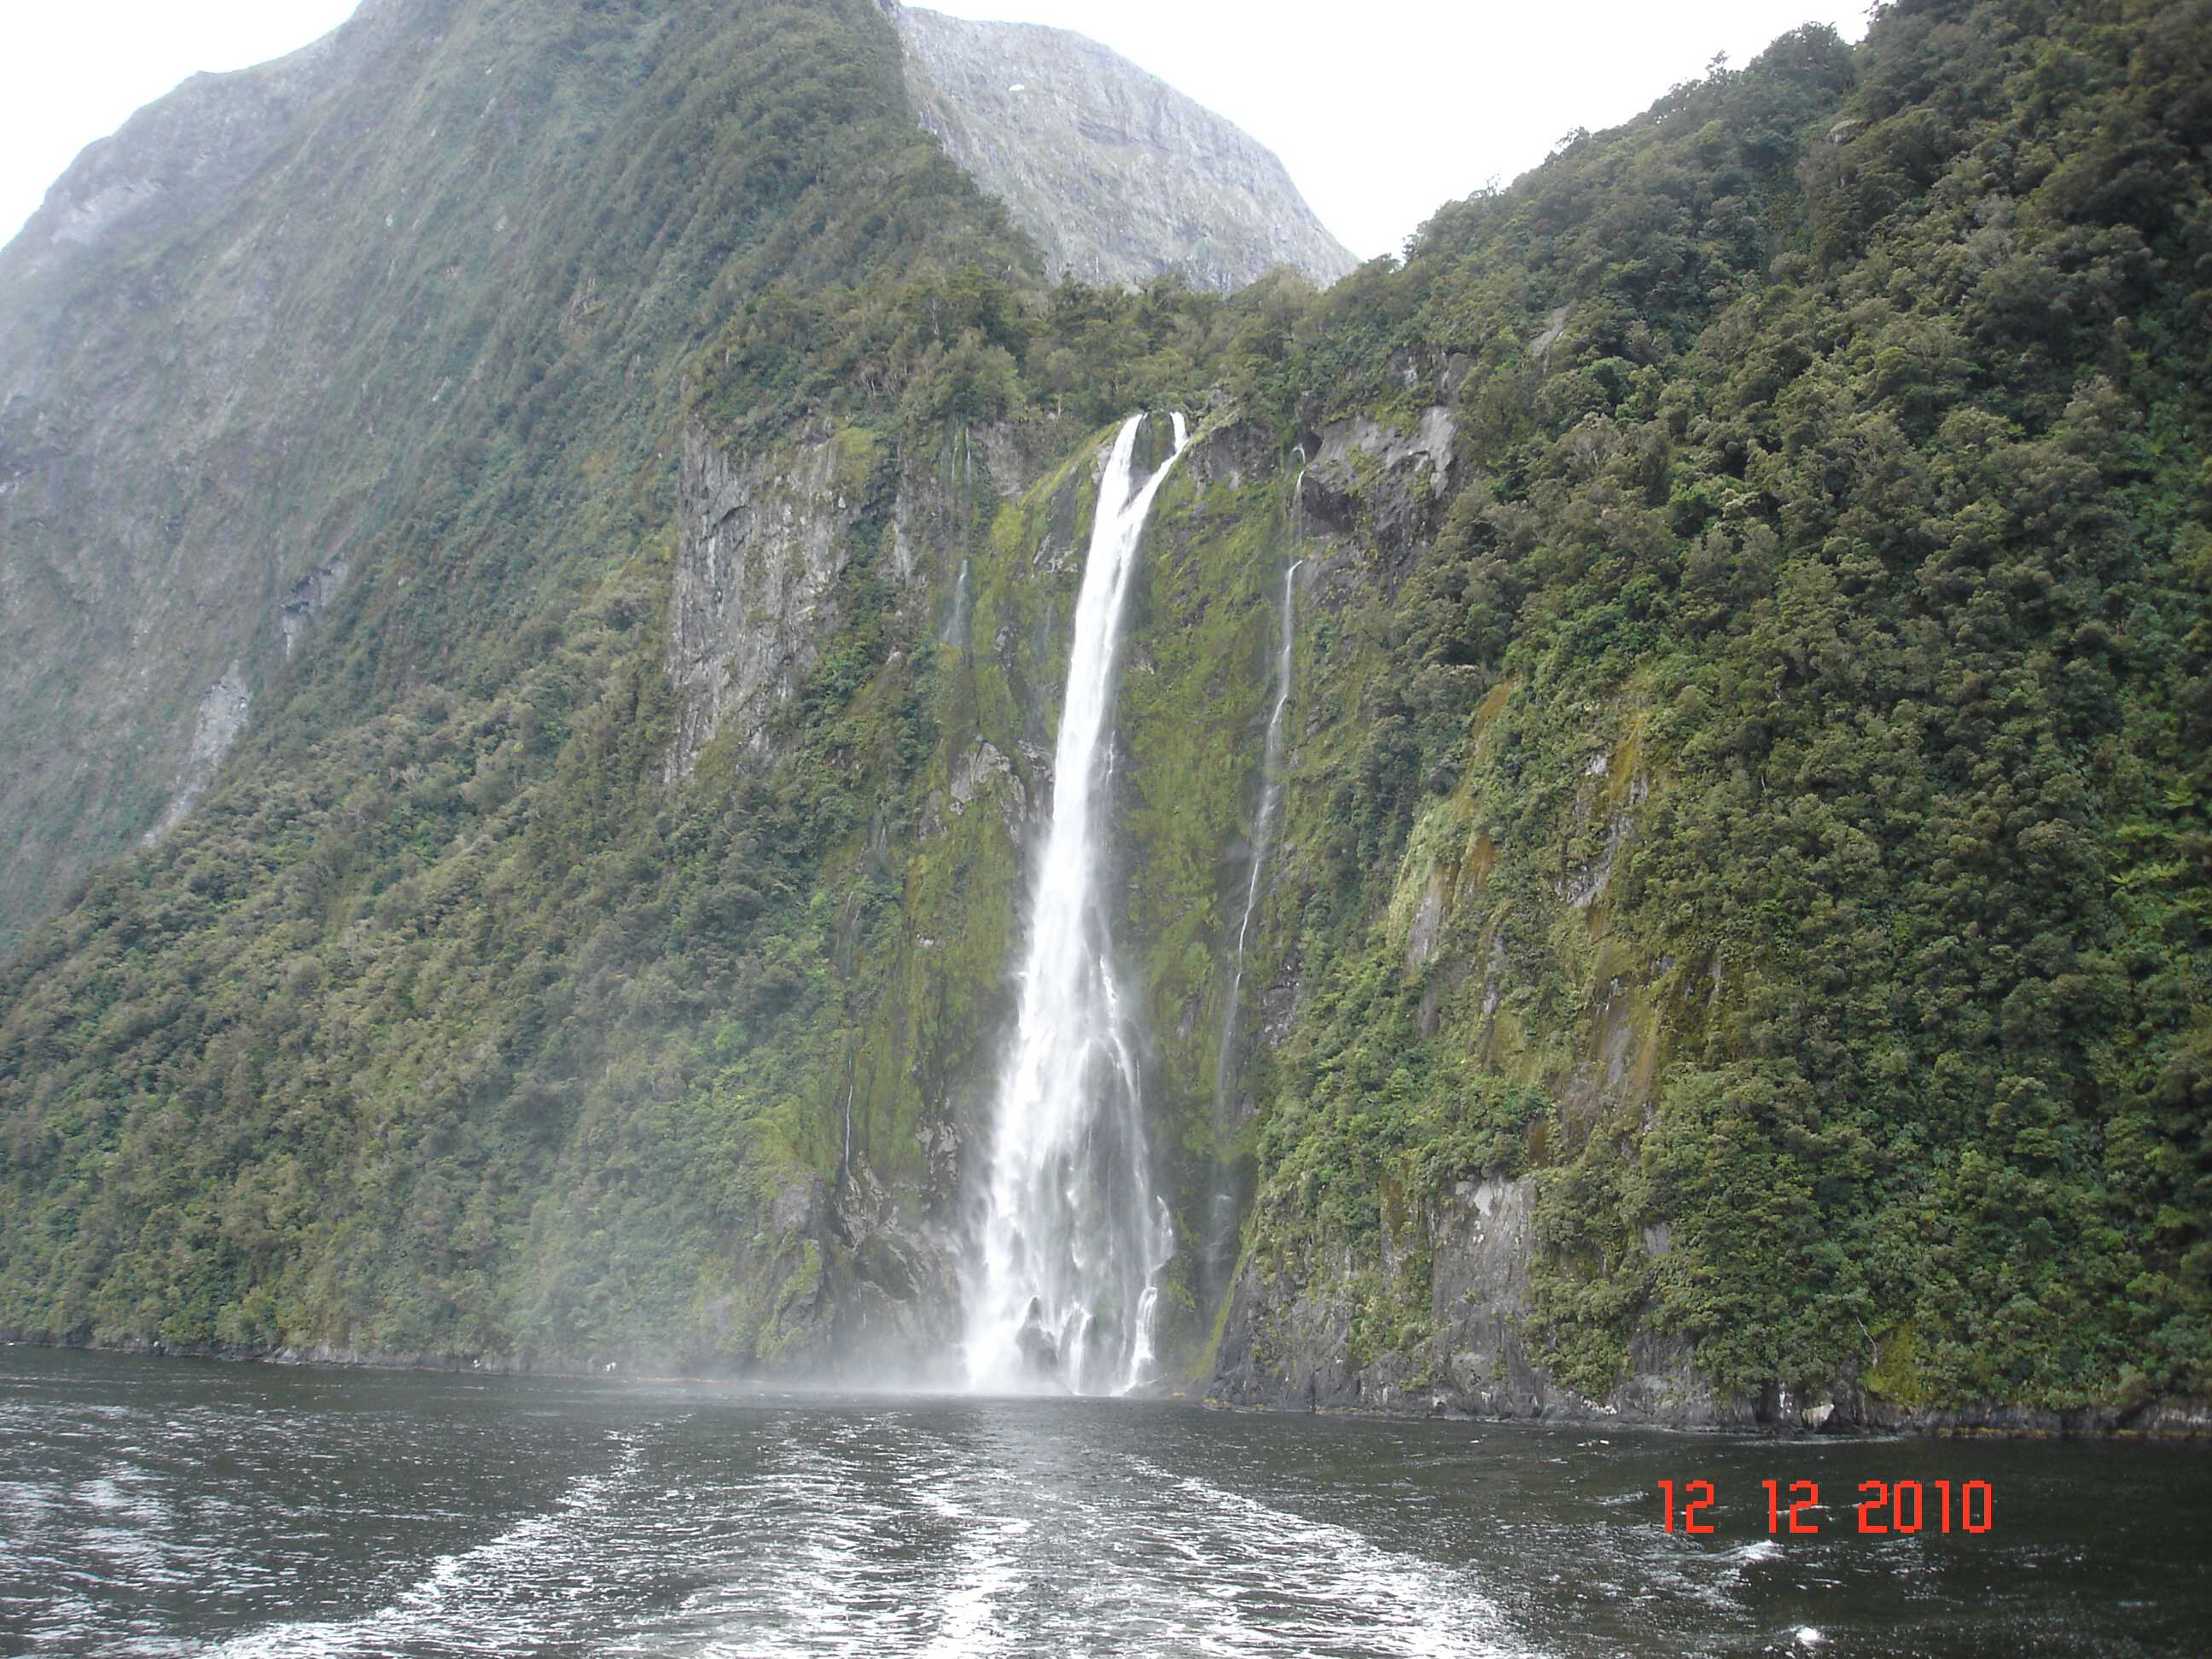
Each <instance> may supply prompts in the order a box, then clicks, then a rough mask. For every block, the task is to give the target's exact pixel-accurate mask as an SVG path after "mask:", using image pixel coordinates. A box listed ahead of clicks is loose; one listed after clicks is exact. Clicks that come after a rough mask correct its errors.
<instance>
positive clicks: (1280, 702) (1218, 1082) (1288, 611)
mask: <svg viewBox="0 0 2212 1659" xmlns="http://www.w3.org/2000/svg"><path fill="white" fill-rule="evenodd" d="M1299 453H1300V454H1301V455H1302V456H1303V455H1304V451H1303V450H1301V451H1300V452H1299ZM1305 476H1306V475H1305V471H1304V469H1303V468H1301V469H1300V470H1299V472H1298V482H1297V484H1296V485H1294V486H1293V487H1292V495H1291V511H1292V513H1294V514H1295V513H1296V512H1297V502H1298V501H1299V500H1300V495H1299V493H1298V492H1299V491H1301V490H1302V489H1304V483H1305ZM1294 522H1295V520H1294ZM1304 563H1305V561H1304V559H1293V560H1291V568H1289V569H1288V570H1285V572H1284V573H1283V610H1282V618H1281V622H1280V624H1279V629H1278V638H1279V644H1278V645H1277V647H1276V651H1275V707H1274V709H1273V713H1271V714H1269V715H1268V716H1267V744H1266V745H1265V747H1264V748H1263V749H1262V750H1261V765H1260V811H1259V812H1258V814H1257V816H1256V817H1255V818H1254V820H1253V823H1252V868H1251V872H1250V873H1249V875H1248V876H1247V877H1246V878H1245V882H1244V915H1243V919H1242V920H1241V921H1238V923H1237V948H1236V951H1235V952H1234V953H1233V954H1232V955H1231V958H1230V966H1229V999H1228V1003H1227V1006H1225V1008H1224V1010H1223V1012H1222V1016H1221V1046H1220V1048H1218V1050H1217V1051H1216V1052H1215V1054H1214V1057H1213V1127H1214V1133H1215V1136H1216V1138H1217V1139H1218V1138H1220V1137H1223V1136H1225V1135H1226V1133H1228V1127H1229V1091H1230V1085H1231V1084H1232V1083H1233V1082H1234V1081H1235V1075H1236V1067H1237V1023H1238V1021H1239V1019H1240V1018H1242V1017H1243V1012H1244V951H1245V946H1246V945H1248V944H1249V943H1250V940H1251V937H1252V918H1253V917H1254V916H1255V915H1258V914H1259V909H1260V884H1261V880H1262V879H1263V878H1265V877H1266V875H1267V848H1268V843H1269V841H1270V839H1271V837H1272V836H1273V831H1274V827H1275V814H1276V812H1277V811H1278V810H1279V808H1280V807H1281V805H1282V799H1283V781H1282V776H1281V773H1282V765H1283V715H1284V712H1285V710H1286V709H1288V708H1289V707H1290V703H1291V650H1292V648H1293V647H1295V646H1296V645H1297V593H1298V571H1299V569H1300V568H1301V567H1303V566H1304ZM1217 1168H1218V1165H1217ZM1236 1228H1237V1200H1236V1198H1235V1196H1234V1194H1231V1193H1228V1192H1218V1193H1216V1194H1214V1195H1213V1203H1212V1206H1211V1208H1210V1210H1209V1212H1208V1215H1207V1218H1206V1243H1205V1255H1204V1260H1205V1261H1206V1267H1207V1271H1208V1273H1209V1275H1210V1276H1211V1277H1212V1278H1213V1279H1215V1280H1217V1281H1218V1279H1221V1278H1222V1277H1223V1276H1224V1274H1225V1271H1226V1269H1227V1267H1228V1266H1229V1257H1230V1254H1231V1251H1232V1250H1233V1249H1234V1248H1235V1246H1236Z"/></svg>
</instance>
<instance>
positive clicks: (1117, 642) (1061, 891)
mask: <svg viewBox="0 0 2212 1659" xmlns="http://www.w3.org/2000/svg"><path fill="white" fill-rule="evenodd" d="M1144 419H1145V417H1144V416H1141V415H1138V416H1131V417H1130V419H1129V421H1128V422H1127V423H1126V424H1125V425H1124V426H1123V427H1122V428H1121V432H1120V434H1119V435H1117V436H1116V437H1115V441H1114V447H1113V450H1112V451H1111V453H1109V456H1108V458H1107V462H1106V470H1105V473H1104V476H1103V477H1102V478H1101V480H1100V482H1099V487H1098V510H1097V520H1096V521H1095V523H1094V524H1093V526H1092V527H1091V548H1090V552H1089V554H1088V555H1087V556H1086V558H1085V562H1084V568H1083V585H1082V589H1081V592H1080V593H1079V597H1078V599H1077V600H1076V606H1075V635H1074V639H1073V641H1072V643H1071V645H1070V647H1069V651H1068V663H1067V696H1066V702H1065V704H1064V705H1063V707H1062V709H1061V712H1060V737H1059V741H1058V744H1057V747H1056V749H1055V751H1054V762H1053V796H1052V817H1051V822H1050V823H1049V825H1048V828H1047V829H1046V831H1045V836H1044V839H1043V842H1042V845H1041V846H1040V848H1038V852H1037V856H1036V866H1035V872H1034V876H1035V878H1034V884H1033V898H1032V907H1031V914H1030V932H1029V939H1028V944H1027V948H1026V950H1025V952H1024V960H1023V963H1022V972H1021V981H1020V1006H1021V1012H1020V1016H1019V1018H1018V1022H1017V1024H1016V1027H1015V1032H1014V1037H1013V1042H1012V1050H1011V1052H1010V1054H1009V1055H1008V1058H1007V1062H1006V1070H1005V1072H1004V1073H1003V1074H1002V1076H1001V1078H1000V1087H999V1093H998V1100H997V1110H996V1115H995V1120H994V1126H993V1133H994V1141H993V1145H992V1147H991V1163H990V1172H989V1176H988V1180H987V1183H986V1188H985V1192H984V1203H985V1210H984V1213H983V1216H982V1219H981V1228H980V1236H979V1239H978V1246H979V1248H978V1249H976V1251H975V1255H974V1257H973V1259H972V1261H971V1262H970V1267H969V1276H968V1284H967V1285H966V1286H965V1291H966V1297H967V1305H968V1329H967V1341H966V1359H967V1365H968V1376H969V1383H970V1384H971V1386H975V1387H978V1388H1014V1389H1018V1388H1025V1387H1034V1386H1036V1385H1037V1384H1038V1383H1040V1382H1045V1381H1056V1382H1057V1383H1060V1384H1061V1385H1064V1386H1066V1387H1068V1388H1072V1389H1076V1390H1078V1391H1079V1392H1084V1393H1098V1392H1105V1391H1109V1390H1113V1389H1127V1388H1128V1387H1130V1386H1132V1385H1133V1384H1134V1383H1139V1382H1142V1381H1145V1380H1146V1377H1147V1376H1148V1375H1149V1373H1150V1371H1151V1370H1152V1364H1153V1348H1152V1323H1153V1315H1154V1304H1155V1302H1156V1299H1157V1297H1158V1279H1159V1274H1160V1272H1161V1270H1162V1269H1163V1268H1164V1267H1166V1265H1167V1262H1168V1260H1169V1258H1170V1256H1171V1255H1173V1254H1174V1250H1175V1232H1174V1228H1173V1226H1172V1225H1171V1224H1170V1220H1169V1217H1168V1212H1167V1206H1166V1203H1165V1202H1164V1200H1162V1199H1161V1198H1160V1197H1159V1196H1158V1194H1157V1193H1156V1192H1155V1191H1154V1190H1153V1187H1152V1167H1151V1156H1150V1153H1149V1151H1148V1149H1147V1146H1146V1140H1145V1128H1144V1119H1143V1111H1142V1104H1143V1103H1142V1101H1141V1100H1140V1098H1139V1087H1138V1085H1139V1078H1138V1068H1137V1063H1136V1044H1135V1042H1134V1036H1135V1034H1134V1033H1133V1030H1131V1027H1130V1024H1129V1021H1130V1002H1129V999H1128V998H1127V996H1126V995H1125V994H1124V993H1123V991H1122V989H1121V985H1120V984H1119V982H1118V981H1117V980H1116V979H1115V973H1114V966H1113V938H1112V930H1111V927H1110V926H1109V923H1110V920H1111V918H1110V917H1109V915H1108V913H1107V908H1106V905H1105V902H1104V897H1103V894H1102V893H1101V891H1100V888H1101V882H1100V874H1101V871H1102V867H1103V865H1104V862H1105V859H1104V856H1103V845H1102V842H1103V832H1104V829H1105V826H1104V824H1103V823H1102V822H1101V811H1100V809H1101V807H1102V805H1103V802H1102V799H1101V797H1102V795H1103V784H1104V782H1105V781H1106V778H1105V774H1106V772H1107V769H1108V768H1109V766H1110V765H1111V762H1112V754H1113V728H1112V722H1111V720H1110V719H1109V714H1110V713H1111V708H1112V702H1113V697H1114V690H1115V678H1116V677H1115V668H1116V664H1117V661H1118V659H1119V656H1120V649H1121V617H1122V611H1123V609H1124V605H1125V601H1126V600H1127V596H1128V591H1129V578H1130V574H1131V573H1132V571H1133V569H1134V568H1135V565H1136V561H1137V545H1138V543H1139V540H1140V539H1141V538H1143V535H1144V530H1145V520H1146V517H1147V515H1148V514H1149V513H1151V511H1152V498H1153V497H1154V496H1155V495H1158V493H1159V489H1160V486H1161V485H1162V484H1163V483H1165V482H1166V481H1167V476H1168V471H1169V469H1170V468H1171V467H1172V466H1173V465H1175V462H1176V457H1177V456H1179V455H1180V454H1181V453H1182V448H1183V445H1184V442H1185V441H1186V439H1187V436H1188V432H1187V428H1186V427H1185V424H1184V421H1183V417H1182V416H1181V415H1180V414H1178V415H1176V416H1175V417H1174V428H1175V444H1174V451H1173V453H1170V455H1169V457H1168V459H1166V460H1165V461H1164V462H1163V463H1162V464H1161V465H1160V466H1159V467H1158V470H1157V471H1153V472H1152V474H1151V476H1150V477H1146V479H1145V480H1144V481H1143V483H1141V484H1139V483H1137V482H1136V479H1135V476H1134V474H1135V458H1136V447H1137V436H1138V433H1139V430H1140V429H1141V428H1142V427H1143V424H1144Z"/></svg>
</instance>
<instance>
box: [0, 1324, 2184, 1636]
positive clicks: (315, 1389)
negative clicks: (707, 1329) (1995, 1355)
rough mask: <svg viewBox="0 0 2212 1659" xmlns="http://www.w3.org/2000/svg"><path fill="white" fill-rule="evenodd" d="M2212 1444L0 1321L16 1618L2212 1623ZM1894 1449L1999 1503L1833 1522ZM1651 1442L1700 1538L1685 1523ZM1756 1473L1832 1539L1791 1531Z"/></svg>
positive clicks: (1569, 1630) (3, 1609)
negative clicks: (389, 1357)
mask: <svg viewBox="0 0 2212 1659" xmlns="http://www.w3.org/2000/svg"><path fill="white" fill-rule="evenodd" d="M2207 1450H2208V1449H2206V1448H2204V1447H2202V1446H2167V1447H2160V1446H2146V1445H2136V1444H2109V1443H2107V1444H2048V1443H2045V1444H2028V1443H1989V1442H1978V1443H1959V1442H1916V1441H1899V1440H1887V1441H1874V1442H1827V1441H1819V1442H1808V1441H1791V1442H1771V1441H1755V1440H1741V1439H1714V1438H1708V1437H1694V1436H1684V1435H1662V1434H1653V1433H1635V1432H1629V1431H1605V1430H1592V1429H1589V1428H1588V1427H1557V1428H1547V1427H1535V1426H1525V1425H1467V1424H1449V1423H1382V1422H1364V1421H1346V1420H1340V1419H1327V1418H1311V1417H1305V1416H1274V1417H1268V1416H1244V1415H1232V1414H1230V1413H1215V1412H1207V1411H1205V1410H1203V1409H1201V1408H1198V1407H1187V1406H1180V1405H1174V1404H1159V1403H1140V1402H1137V1401H1115V1400H1081V1399H1066V1398H1062V1399H1056V1400H1048V1399H1038V1398H1029V1399H1011V1400H1009V1399H999V1400H992V1399H982V1398H970V1397H939V1398H893V1397H888V1396H884V1397H873V1398H846V1399H839V1398H830V1397H813V1398H810V1397H806V1396H803V1395H781V1394H768V1393H757V1392H749V1391H745V1390H743V1389H737V1388H733V1387H722V1386H713V1385H705V1384H700V1385H690V1386H685V1385H679V1384H662V1385H647V1384H620V1383H613V1382H609V1381H607V1380H605V1379H597V1380H593V1381H577V1382H561V1381H550V1380H524V1379H509V1378H496V1377H485V1376H466V1375H433V1374H407V1373H376V1372H361V1371H351V1372H349V1371H339V1370H308V1369H291V1368H284V1367H276V1366H267V1365H255V1364H238V1365H226V1364H215V1363H211V1362H204V1361H193V1360H174V1359H172V1360H157V1359H144V1358H132V1357H127V1356H121V1355H113V1354H86V1353H74V1352H54V1351H52V1350H45V1349H34V1348H25V1347H0V1652H6V1653H57V1654H71V1655H76V1654H120V1655H167V1654H184V1653H196V1654H197V1653H209V1654H216V1655H224V1656H237V1659H250V1656H285V1655H319V1654H377V1655H386V1654H390V1655H463V1654H471V1655H473V1654H497V1655H506V1654H517V1655H520V1654H551V1655H576V1656H583V1655H592V1656H599V1655H659V1654H688V1655H726V1656H744V1655H776V1654H800V1655H812V1654H851V1655H870V1656H874V1655H903V1654H943V1655H946V1656H966V1655H971V1654H973V1655H1030V1654H1036V1655H1054V1656H1057V1655H1067V1654H1101V1655H1103V1654H1115V1655H1123V1654H1130V1655H1152V1654H1158V1655H1170V1654H1172V1655H1182V1654H1228V1655H1238V1654H1316V1655H1328V1654H1336V1655H1355V1654H1358V1655H1366V1654H1377V1655H1390V1654H1431V1655H1507V1654H1512V1655H1521V1654H1528V1655H1537V1654H1545V1655H1562V1656H1582V1655H1610V1654H1639V1655H1640V1654H1660V1653H1666V1654H1674V1653H1717V1654H1729V1655H1736V1654H1759V1653H1819V1654H1822V1655H1860V1654H1866V1655H1874V1654H1881V1655H1917V1654H1937V1655H1953V1654H1957V1655H1967V1654H1976V1655H1979V1654H2053V1655H2057V1654H2067V1655H2075V1654H2116V1655H2139V1654H2183V1653H2197V1652H2201V1651H2203V1647H2202V1638H2203V1632H2204V1631H2205V1630H2206V1629H2207V1628H2212V1584H2208V1571H2212V1570H2209V1569H2208V1565H2207V1560H2206V1552H2205V1549H2204V1546H2203V1540H2204V1538H2205V1537H2206V1535H2207V1530H2206V1529H2207V1528H2208V1527H2212V1482H2208V1480H2207V1478H2206V1475H2207V1471H2208V1468H2212V1462H2208V1456H2207ZM1899 1478H1905V1479H1915V1478H1917V1479H1920V1480H1936V1479H1948V1480H1953V1481H1954V1482H1963V1481H1966V1480H1986V1481H1988V1482H1990V1485H1991V1486H1993V1488H1994V1489H1995V1492H1996V1515H1995V1524H1994V1526H1993V1527H1992V1528H1991V1530H1990V1532H1989V1533H1988V1534H1984V1535H1982V1536H1967V1535H1963V1534H1953V1535H1951V1536H1949V1537H1942V1536H1936V1535H1929V1534H1921V1535H1918V1536H1914V1537H1910V1538H1899V1537H1895V1536H1891V1537H1887V1538H1862V1537H1858V1536H1856V1535H1852V1534H1849V1533H1848V1532H1846V1531H1844V1530H1843V1529H1842V1528H1844V1523H1845V1522H1847V1521H1848V1520H1849V1518H1850V1508H1849V1505H1848V1503H1847V1502H1846V1501H1845V1495H1846V1494H1848V1493H1850V1492H1855V1491H1856V1489H1857V1483H1858V1482H1860V1481H1861V1480H1868V1479H1886V1480H1897V1479H1899ZM1670 1479H1671V1480H1675V1481H1677V1482H1686V1481H1688V1480H1711V1482H1713V1484H1714V1486H1716V1488H1717V1491H1718V1492H1719V1494H1720V1502H1719V1503H1718V1504H1717V1506H1716V1508H1715V1510H1714V1511H1713V1514H1714V1517H1715V1519H1716V1521H1717V1526H1718V1531H1717V1533H1716V1534H1715V1535H1713V1536H1711V1537H1701V1538H1690V1537H1686V1536H1685V1535H1683V1534H1680V1533H1679V1532H1678V1533H1676V1534H1672V1535H1669V1534H1668V1533H1666V1532H1665V1531H1664V1530H1663V1529H1662V1516H1661V1510H1660V1505H1659V1500H1658V1498H1657V1496H1656V1487H1657V1483H1658V1482H1659V1481H1660V1480H1670ZM1766 1479H1777V1480H1781V1481H1784V1482H1785V1483H1786V1482H1789V1481H1793V1480H1817V1481H1819V1482H1820V1486H1821V1488H1822V1491H1823V1492H1824V1494H1826V1495H1827V1502H1828V1504H1829V1508H1828V1510H1827V1511H1826V1513H1825V1514H1824V1515H1822V1516H1820V1517H1819V1518H1820V1520H1821V1521H1822V1522H1824V1523H1825V1526H1824V1530H1823V1534H1822V1535H1820V1536H1819V1537H1814V1538H1801V1539H1783V1540H1770V1539H1768V1538H1767V1536H1766V1530H1765V1499H1764V1497H1763V1495H1762V1493H1761V1491H1760V1487H1759V1483H1760V1481H1761V1480H1766Z"/></svg>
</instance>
